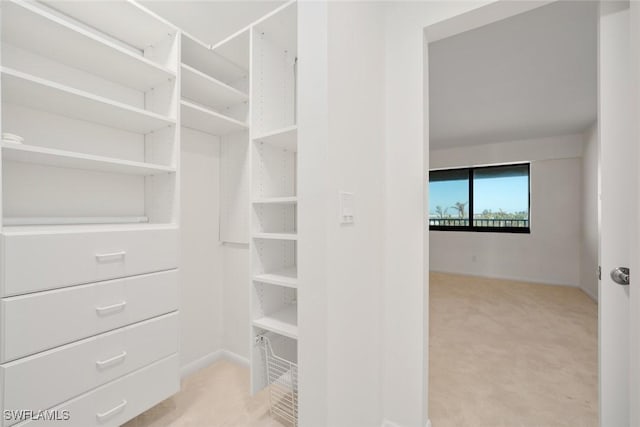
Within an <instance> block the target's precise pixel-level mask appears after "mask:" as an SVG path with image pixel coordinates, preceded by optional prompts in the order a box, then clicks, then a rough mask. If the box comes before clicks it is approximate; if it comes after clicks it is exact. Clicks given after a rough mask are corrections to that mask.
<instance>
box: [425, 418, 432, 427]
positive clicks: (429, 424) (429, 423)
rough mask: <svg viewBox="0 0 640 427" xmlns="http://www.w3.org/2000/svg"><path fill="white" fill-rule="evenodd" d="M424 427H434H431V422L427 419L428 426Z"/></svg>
mask: <svg viewBox="0 0 640 427" xmlns="http://www.w3.org/2000/svg"><path fill="white" fill-rule="evenodd" d="M424 427H433V426H432V425H431V420H429V419H427V424H425V426H424Z"/></svg>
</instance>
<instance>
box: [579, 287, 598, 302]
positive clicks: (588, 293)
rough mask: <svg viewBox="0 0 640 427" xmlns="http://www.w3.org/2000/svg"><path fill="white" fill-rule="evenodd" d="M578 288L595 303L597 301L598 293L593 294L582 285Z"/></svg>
mask: <svg viewBox="0 0 640 427" xmlns="http://www.w3.org/2000/svg"><path fill="white" fill-rule="evenodd" d="M580 290H581V291H582V292H584V293H585V294H587V296H588V297H589V298H591V299H592V300H593V301H594V302H596V303H597V302H598V295H597V294H594V293H593V292H591V291H590V290H588V289H585V288H583V287H580Z"/></svg>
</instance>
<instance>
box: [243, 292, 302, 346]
mask: <svg viewBox="0 0 640 427" xmlns="http://www.w3.org/2000/svg"><path fill="white" fill-rule="evenodd" d="M253 289H254V295H253V301H254V307H253V312H254V320H253V324H254V326H256V327H258V328H261V329H264V330H267V331H271V332H274V333H277V334H280V335H283V336H286V337H288V338H293V339H297V338H298V321H297V319H298V317H297V306H296V301H297V294H296V290H295V289H293V288H289V287H283V286H279V285H272V284H265V283H258V284H256V285H255V286H254V287H253Z"/></svg>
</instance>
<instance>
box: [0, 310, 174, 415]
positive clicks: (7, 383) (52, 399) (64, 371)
mask: <svg viewBox="0 0 640 427" xmlns="http://www.w3.org/2000/svg"><path fill="white" fill-rule="evenodd" d="M178 327H179V326H178V314H177V313H171V314H167V315H164V316H162V317H159V318H155V319H151V320H147V321H144V322H142V323H138V324H136V325H131V326H127V327H125V328H121V329H118V330H116V331H112V332H107V333H105V334H102V335H98V336H96V337H92V338H89V339H86V340H82V341H79V342H77V343H73V344H70V345H66V346H63V347H60V348H57V349H55V350H51V351H47V352H44V353H40V354H37V355H35V356H31V357H28V358H24V359H20V360H18V361H15V362H11V363H7V364H5V365H2V367H1V368H0V369H2V371H3V375H2V377H3V381H4V384H3V386H4V391H5V392H4V398H3V399H4V401H3V409H4V410H10V411H11V410H20V409H29V410H34V411H37V410H43V409H48V408H52V407H54V406H56V405H59V404H60V403H62V402H64V401H67V400H69V399H71V398H73V397H75V396H78V395H80V394H82V393H85V392H87V391H88V390H92V389H94V388H96V387H98V386H100V385H102V384H106V383H108V382H110V381H113V380H115V379H117V378H119V377H121V376H123V375H126V374H128V373H130V372H134V371H135V370H137V369H140V368H142V367H144V366H147V365H149V364H151V363H153V362H155V361H158V360H160V359H162V358H165V357H168V356H170V355H172V354H174V353H176V352H177V351H178ZM10 424H11V423H8V424H5V425H10Z"/></svg>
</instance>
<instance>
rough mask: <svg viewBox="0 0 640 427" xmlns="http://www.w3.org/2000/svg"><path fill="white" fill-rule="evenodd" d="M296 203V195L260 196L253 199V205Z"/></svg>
mask: <svg viewBox="0 0 640 427" xmlns="http://www.w3.org/2000/svg"><path fill="white" fill-rule="evenodd" d="M296 203H298V198H297V197H296V196H291V197H262V198H260V199H255V200H254V201H253V204H254V205H295V204H296Z"/></svg>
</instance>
